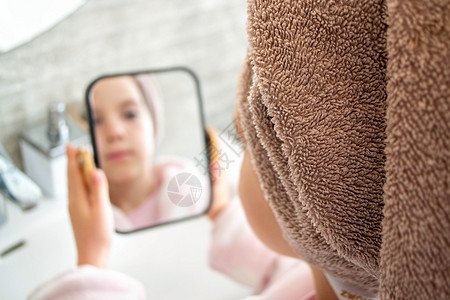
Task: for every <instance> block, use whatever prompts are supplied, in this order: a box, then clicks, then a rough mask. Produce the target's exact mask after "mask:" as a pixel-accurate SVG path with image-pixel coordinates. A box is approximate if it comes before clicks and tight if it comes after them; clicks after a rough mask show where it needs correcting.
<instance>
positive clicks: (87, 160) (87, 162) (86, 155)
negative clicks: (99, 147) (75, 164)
mask: <svg viewBox="0 0 450 300" xmlns="http://www.w3.org/2000/svg"><path fill="white" fill-rule="evenodd" d="M77 156H78V158H79V159H80V160H81V162H80V163H81V169H82V173H83V180H84V183H85V184H86V186H87V187H89V182H90V180H91V174H92V172H93V171H94V169H95V164H94V159H93V158H92V155H91V153H90V152H89V150H88V149H87V148H86V147H80V148H79V149H78V152H77Z"/></svg>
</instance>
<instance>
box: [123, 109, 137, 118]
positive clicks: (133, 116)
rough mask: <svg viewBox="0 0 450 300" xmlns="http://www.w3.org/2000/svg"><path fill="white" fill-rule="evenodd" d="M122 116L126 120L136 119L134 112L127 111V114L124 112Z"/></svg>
mask: <svg viewBox="0 0 450 300" xmlns="http://www.w3.org/2000/svg"><path fill="white" fill-rule="evenodd" d="M124 116H125V118H126V119H134V118H136V117H137V112H135V111H127V112H125V114H124Z"/></svg>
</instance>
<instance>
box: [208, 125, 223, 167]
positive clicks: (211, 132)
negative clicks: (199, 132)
mask: <svg viewBox="0 0 450 300" xmlns="http://www.w3.org/2000/svg"><path fill="white" fill-rule="evenodd" d="M206 132H207V133H208V137H209V145H208V146H209V149H208V153H209V155H210V159H211V165H214V164H215V163H216V162H217V160H218V159H219V155H220V148H219V147H220V145H219V139H218V137H217V131H216V130H215V129H214V128H212V127H208V128H206Z"/></svg>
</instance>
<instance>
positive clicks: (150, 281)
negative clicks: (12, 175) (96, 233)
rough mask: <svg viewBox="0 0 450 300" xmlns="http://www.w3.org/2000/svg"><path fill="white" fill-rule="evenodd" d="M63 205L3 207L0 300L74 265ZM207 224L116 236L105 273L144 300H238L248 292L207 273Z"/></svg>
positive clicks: (57, 202) (49, 202)
mask: <svg viewBox="0 0 450 300" xmlns="http://www.w3.org/2000/svg"><path fill="white" fill-rule="evenodd" d="M66 208H67V201H66V200H65V199H64V200H61V199H60V200H55V199H48V198H45V199H42V200H41V201H40V202H39V204H38V206H37V207H35V208H34V209H32V210H30V211H28V212H22V211H21V210H20V208H19V207H18V206H16V205H14V204H13V203H11V202H10V201H7V211H8V220H7V222H6V223H5V224H3V225H2V226H0V253H1V252H3V251H4V250H5V249H8V248H9V247H11V246H13V245H15V244H17V243H19V242H21V241H23V242H24V246H22V247H19V248H17V249H16V250H14V251H12V252H10V253H9V254H8V255H5V256H4V257H3V258H0V282H1V289H0V299H26V296H27V295H29V293H30V292H31V291H32V290H33V289H34V288H36V287H37V286H38V285H40V284H42V283H43V282H44V281H46V280H48V279H50V278H52V277H54V276H56V275H57V274H59V273H60V272H63V271H65V270H67V269H69V268H73V267H74V266H75V262H76V251H75V243H74V240H73V235H72V231H71V227H70V220H69V215H68V213H67V209H66ZM210 231H211V224H210V222H209V220H208V219H207V218H206V217H200V218H197V219H195V220H190V221H186V222H182V223H178V224H173V225H168V226H162V227H159V228H155V229H150V230H144V231H141V232H137V233H133V234H128V235H119V234H116V235H115V238H114V241H113V248H112V253H111V259H110V268H111V269H114V270H118V271H122V272H124V273H125V274H128V275H130V276H132V277H134V278H136V279H138V280H139V281H141V282H142V283H143V284H144V286H145V287H146V290H147V296H148V299H239V298H241V297H243V296H245V295H248V294H250V291H249V290H248V289H247V288H246V287H243V286H241V285H239V284H236V283H235V282H233V281H231V280H230V279H228V278H227V277H225V276H223V275H222V274H220V273H218V272H216V271H214V270H212V269H211V268H210V267H209V263H208V249H209V243H210Z"/></svg>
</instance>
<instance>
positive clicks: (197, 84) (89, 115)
mask: <svg viewBox="0 0 450 300" xmlns="http://www.w3.org/2000/svg"><path fill="white" fill-rule="evenodd" d="M171 71H175V72H185V73H187V74H189V75H190V76H191V77H192V79H193V80H194V84H195V89H196V93H197V99H198V104H199V110H200V112H199V113H200V122H201V125H202V129H203V137H204V149H207V151H206V153H207V155H206V158H207V162H208V166H210V164H211V151H210V149H211V143H210V138H209V135H208V132H207V131H206V126H205V115H204V109H203V98H202V94H201V89H200V80H199V79H198V77H197V75H196V74H195V73H194V71H192V70H191V69H189V68H187V67H184V66H173V67H166V68H157V69H146V70H139V71H132V72H120V73H110V74H104V75H101V76H99V77H97V78H95V79H94V80H92V81H91V83H90V84H89V85H88V87H87V88H86V93H85V105H86V110H87V118H88V122H89V134H90V138H91V144H92V149H93V152H94V153H93V155H94V162H95V166H96V167H97V168H101V166H100V162H99V158H98V155H97V145H96V143H95V141H96V139H95V130H94V124H93V115H92V107H91V102H90V97H89V96H90V91H91V89H92V87H93V86H94V85H95V84H96V83H97V82H98V81H99V80H101V79H104V78H109V77H117V76H127V75H131V76H134V75H139V74H143V73H152V74H158V73H166V72H171ZM207 169H208V178H209V187H210V188H209V191H210V195H209V203H208V206H207V207H206V209H205V211H203V212H200V213H198V214H195V215H192V216H188V217H184V218H180V219H175V220H171V221H168V222H164V223H159V224H154V225H150V226H148V227H142V228H137V229H134V230H130V231H120V230H117V229H116V230H115V231H116V232H117V233H120V234H129V233H134V232H138V231H142V230H146V229H153V228H157V227H160V226H164V225H170V224H175V223H180V222H184V221H188V220H192V219H196V218H198V217H202V216H204V215H205V214H206V213H207V212H208V211H209V210H210V208H211V205H212V195H213V191H212V176H211V170H210V168H209V167H208V168H207Z"/></svg>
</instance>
